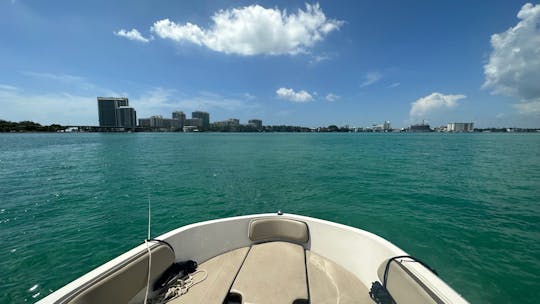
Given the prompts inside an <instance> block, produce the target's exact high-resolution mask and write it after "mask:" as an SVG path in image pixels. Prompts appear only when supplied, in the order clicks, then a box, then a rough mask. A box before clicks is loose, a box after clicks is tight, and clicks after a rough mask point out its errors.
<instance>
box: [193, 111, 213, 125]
mask: <svg viewBox="0 0 540 304" xmlns="http://www.w3.org/2000/svg"><path fill="white" fill-rule="evenodd" d="M191 118H199V119H200V120H201V121H202V126H201V127H202V128H203V129H208V127H209V126H210V114H208V112H202V111H195V112H192V113H191Z"/></svg>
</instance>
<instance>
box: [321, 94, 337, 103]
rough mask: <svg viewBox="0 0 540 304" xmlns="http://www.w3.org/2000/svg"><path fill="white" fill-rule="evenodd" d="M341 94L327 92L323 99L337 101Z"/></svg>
mask: <svg viewBox="0 0 540 304" xmlns="http://www.w3.org/2000/svg"><path fill="white" fill-rule="evenodd" d="M340 98H341V96H339V95H335V94H332V93H329V94H328V95H326V97H325V99H326V100H327V101H330V102H334V101H337V100H338V99H340Z"/></svg>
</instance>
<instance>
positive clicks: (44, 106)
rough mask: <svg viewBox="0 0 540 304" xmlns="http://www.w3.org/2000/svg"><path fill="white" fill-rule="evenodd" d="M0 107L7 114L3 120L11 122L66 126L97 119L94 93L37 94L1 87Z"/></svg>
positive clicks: (90, 122)
mask: <svg viewBox="0 0 540 304" xmlns="http://www.w3.org/2000/svg"><path fill="white" fill-rule="evenodd" d="M0 108H2V111H1V113H2V115H3V116H4V115H5V116H4V117H0V119H5V120H11V121H22V120H31V121H35V122H39V123H42V124H51V123H61V124H64V125H85V124H87V125H95V124H96V122H97V101H96V97H95V96H81V95H73V94H70V93H66V92H56V93H45V94H36V93H30V92H27V91H25V90H23V89H17V90H12V89H10V88H5V87H0ZM89 113H96V114H94V115H89Z"/></svg>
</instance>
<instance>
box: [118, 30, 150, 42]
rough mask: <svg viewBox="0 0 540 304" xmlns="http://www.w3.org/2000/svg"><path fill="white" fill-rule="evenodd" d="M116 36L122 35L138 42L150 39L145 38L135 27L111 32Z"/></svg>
mask: <svg viewBox="0 0 540 304" xmlns="http://www.w3.org/2000/svg"><path fill="white" fill-rule="evenodd" d="M113 33H114V34H115V35H116V36H119V37H124V38H127V39H129V40H135V41H139V42H144V43H147V42H149V41H150V39H148V38H145V37H144V36H143V35H142V34H141V33H140V32H139V31H138V30H137V29H131V31H127V30H124V29H121V30H119V31H117V32H113Z"/></svg>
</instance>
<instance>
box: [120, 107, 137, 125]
mask: <svg viewBox="0 0 540 304" xmlns="http://www.w3.org/2000/svg"><path fill="white" fill-rule="evenodd" d="M116 126H117V127H124V128H129V129H133V128H135V127H137V112H136V111H135V109H133V108H131V107H118V108H117V109H116Z"/></svg>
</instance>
